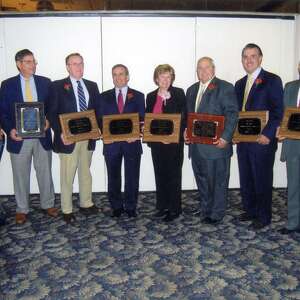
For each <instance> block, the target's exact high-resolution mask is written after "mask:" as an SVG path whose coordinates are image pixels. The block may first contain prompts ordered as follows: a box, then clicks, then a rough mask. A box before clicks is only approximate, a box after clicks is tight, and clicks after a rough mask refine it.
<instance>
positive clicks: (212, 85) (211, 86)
mask: <svg viewBox="0 0 300 300" xmlns="http://www.w3.org/2000/svg"><path fill="white" fill-rule="evenodd" d="M215 87H216V77H214V78H213V80H212V81H211V82H210V83H209V85H208V86H207V87H206V90H205V92H204V94H203V95H202V99H201V102H200V105H199V106H198V110H199V109H200V108H201V110H202V109H203V107H204V106H205V105H208V103H209V99H210V97H211V95H212V93H213V92H214V89H215ZM196 97H197V96H196Z"/></svg>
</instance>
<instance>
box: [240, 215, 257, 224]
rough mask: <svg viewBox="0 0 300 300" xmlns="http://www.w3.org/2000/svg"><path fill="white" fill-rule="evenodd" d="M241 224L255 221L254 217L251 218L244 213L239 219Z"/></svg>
mask: <svg viewBox="0 0 300 300" xmlns="http://www.w3.org/2000/svg"><path fill="white" fill-rule="evenodd" d="M239 219H240V221H241V222H247V221H253V219H254V218H253V217H251V216H249V215H248V214H247V213H242V214H241V215H240V217H239Z"/></svg>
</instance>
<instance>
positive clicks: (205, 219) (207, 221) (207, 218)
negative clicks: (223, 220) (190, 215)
mask: <svg viewBox="0 0 300 300" xmlns="http://www.w3.org/2000/svg"><path fill="white" fill-rule="evenodd" d="M201 223H204V224H210V217H205V218H203V219H202V220H201Z"/></svg>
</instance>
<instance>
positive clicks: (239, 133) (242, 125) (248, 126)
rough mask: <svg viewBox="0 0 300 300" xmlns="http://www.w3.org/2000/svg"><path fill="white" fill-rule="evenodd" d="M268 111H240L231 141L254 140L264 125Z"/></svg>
mask: <svg viewBox="0 0 300 300" xmlns="http://www.w3.org/2000/svg"><path fill="white" fill-rule="evenodd" d="M268 119H269V112H268V111H266V110H264V111H241V112H239V120H238V123H237V126H236V128H235V132H234V135H233V139H232V140H233V142H256V140H257V138H258V136H259V135H260V133H261V132H262V130H263V129H264V127H265V126H266V124H267V122H268Z"/></svg>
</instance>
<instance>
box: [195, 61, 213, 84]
mask: <svg viewBox="0 0 300 300" xmlns="http://www.w3.org/2000/svg"><path fill="white" fill-rule="evenodd" d="M197 75H198V79H199V81H201V82H202V83H206V82H207V81H209V80H211V79H212V78H213V77H214V76H215V63H214V61H213V59H212V58H210V57H208V56H204V57H201V58H200V59H199V60H198V63H197Z"/></svg>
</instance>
